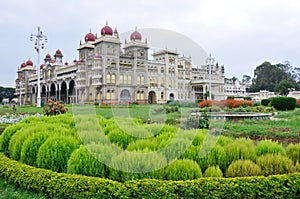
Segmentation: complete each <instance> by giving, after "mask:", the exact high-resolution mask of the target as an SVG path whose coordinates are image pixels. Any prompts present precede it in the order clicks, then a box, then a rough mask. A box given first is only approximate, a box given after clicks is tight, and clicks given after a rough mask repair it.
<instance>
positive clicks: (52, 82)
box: [16, 24, 244, 104]
mask: <svg viewBox="0 0 300 199" xmlns="http://www.w3.org/2000/svg"><path fill="white" fill-rule="evenodd" d="M150 39H151V38H150ZM84 40H85V41H84V42H83V43H81V42H80V45H79V48H78V51H79V59H78V60H74V61H72V62H70V63H68V62H64V61H63V54H62V52H61V51H60V50H57V51H56V52H55V54H54V55H53V57H52V56H51V55H50V54H47V55H46V56H45V58H44V63H43V64H42V65H41V66H40V69H41V79H40V80H41V81H40V82H41V98H42V102H46V101H47V100H48V99H52V100H55V101H64V102H66V103H76V104H77V103H78V104H83V103H94V102H99V103H132V102H137V103H142V104H145V103H150V104H156V103H166V102H167V101H168V100H182V101H187V100H195V99H197V98H203V96H204V94H205V93H206V92H207V91H209V82H210V78H209V73H210V72H211V88H212V89H211V90H212V94H213V95H214V96H215V99H217V100H222V99H225V97H226V95H225V92H226V93H227V92H229V93H230V91H229V90H228V89H227V87H226V90H224V86H225V85H226V83H225V81H224V78H225V77H224V73H225V71H224V70H225V69H224V66H221V65H219V64H218V63H213V64H212V65H211V71H210V70H209V66H208V65H203V66H198V67H193V64H192V60H191V57H185V56H180V55H179V54H178V53H177V52H176V51H173V50H168V49H164V50H158V51H155V52H154V53H153V55H152V57H153V59H151V60H150V59H149V58H148V53H149V52H148V49H149V46H148V43H147V39H144V40H143V39H142V35H141V34H140V33H139V32H138V30H135V31H134V32H132V34H131V35H130V40H129V41H128V42H127V41H125V43H124V45H123V49H122V48H121V42H120V38H119V34H118V31H117V30H116V29H115V30H113V29H112V28H111V27H109V26H108V24H106V26H104V27H103V28H102V29H101V31H100V37H97V36H96V35H95V34H93V33H91V32H89V33H88V34H86V35H85V38H84ZM36 71H37V70H36V67H34V65H33V63H32V61H31V60H28V61H27V62H25V63H22V64H21V66H20V67H19V69H18V71H17V73H18V77H17V79H16V96H18V99H19V100H20V101H21V104H34V103H36V98H37V74H36ZM241 89H242V90H243V92H244V88H242V87H241ZM232 92H236V93H237V91H236V90H235V89H233V90H232ZM230 94H232V93H230ZM241 94H243V93H241Z"/></svg>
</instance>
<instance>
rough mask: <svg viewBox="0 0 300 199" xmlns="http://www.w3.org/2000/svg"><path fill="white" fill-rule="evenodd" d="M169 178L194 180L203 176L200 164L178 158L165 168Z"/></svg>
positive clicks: (165, 175)
mask: <svg viewBox="0 0 300 199" xmlns="http://www.w3.org/2000/svg"><path fill="white" fill-rule="evenodd" d="M164 177H165V179H167V180H192V179H197V178H200V177H202V172H201V168H200V167H199V165H198V164H197V163H196V162H195V161H193V160H189V159H182V160H176V161H174V162H172V163H171V164H170V165H168V166H167V167H166V168H165V169H164Z"/></svg>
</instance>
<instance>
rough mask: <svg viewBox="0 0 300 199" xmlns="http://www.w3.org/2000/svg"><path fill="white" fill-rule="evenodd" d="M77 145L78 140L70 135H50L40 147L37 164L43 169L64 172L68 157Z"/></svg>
mask: <svg viewBox="0 0 300 199" xmlns="http://www.w3.org/2000/svg"><path fill="white" fill-rule="evenodd" d="M78 147H79V144H78V141H76V140H75V139H74V138H73V137H71V136H54V137H51V138H49V139H47V141H46V142H45V143H44V144H43V145H42V146H41V147H40V149H39V152H38V155H37V165H38V167H41V168H44V169H50V170H52V171H56V172H65V173H66V172H67V165H68V159H69V157H70V156H71V153H72V152H73V151H74V150H75V149H76V148H78Z"/></svg>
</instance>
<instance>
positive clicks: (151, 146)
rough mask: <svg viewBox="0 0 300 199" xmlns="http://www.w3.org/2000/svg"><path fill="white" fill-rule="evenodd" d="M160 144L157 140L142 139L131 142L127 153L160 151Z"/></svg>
mask: <svg viewBox="0 0 300 199" xmlns="http://www.w3.org/2000/svg"><path fill="white" fill-rule="evenodd" d="M158 146H159V145H158V143H157V141H156V140H155V139H140V140H136V141H134V142H131V143H130V144H129V145H128V146H127V148H126V150H127V151H142V150H144V149H148V150H150V151H156V150H157V149H158Z"/></svg>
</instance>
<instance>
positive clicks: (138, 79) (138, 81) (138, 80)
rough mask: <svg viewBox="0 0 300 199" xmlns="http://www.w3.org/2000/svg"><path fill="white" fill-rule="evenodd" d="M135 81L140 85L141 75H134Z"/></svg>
mask: <svg viewBox="0 0 300 199" xmlns="http://www.w3.org/2000/svg"><path fill="white" fill-rule="evenodd" d="M136 83H137V85H141V77H140V76H137V77H136Z"/></svg>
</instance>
